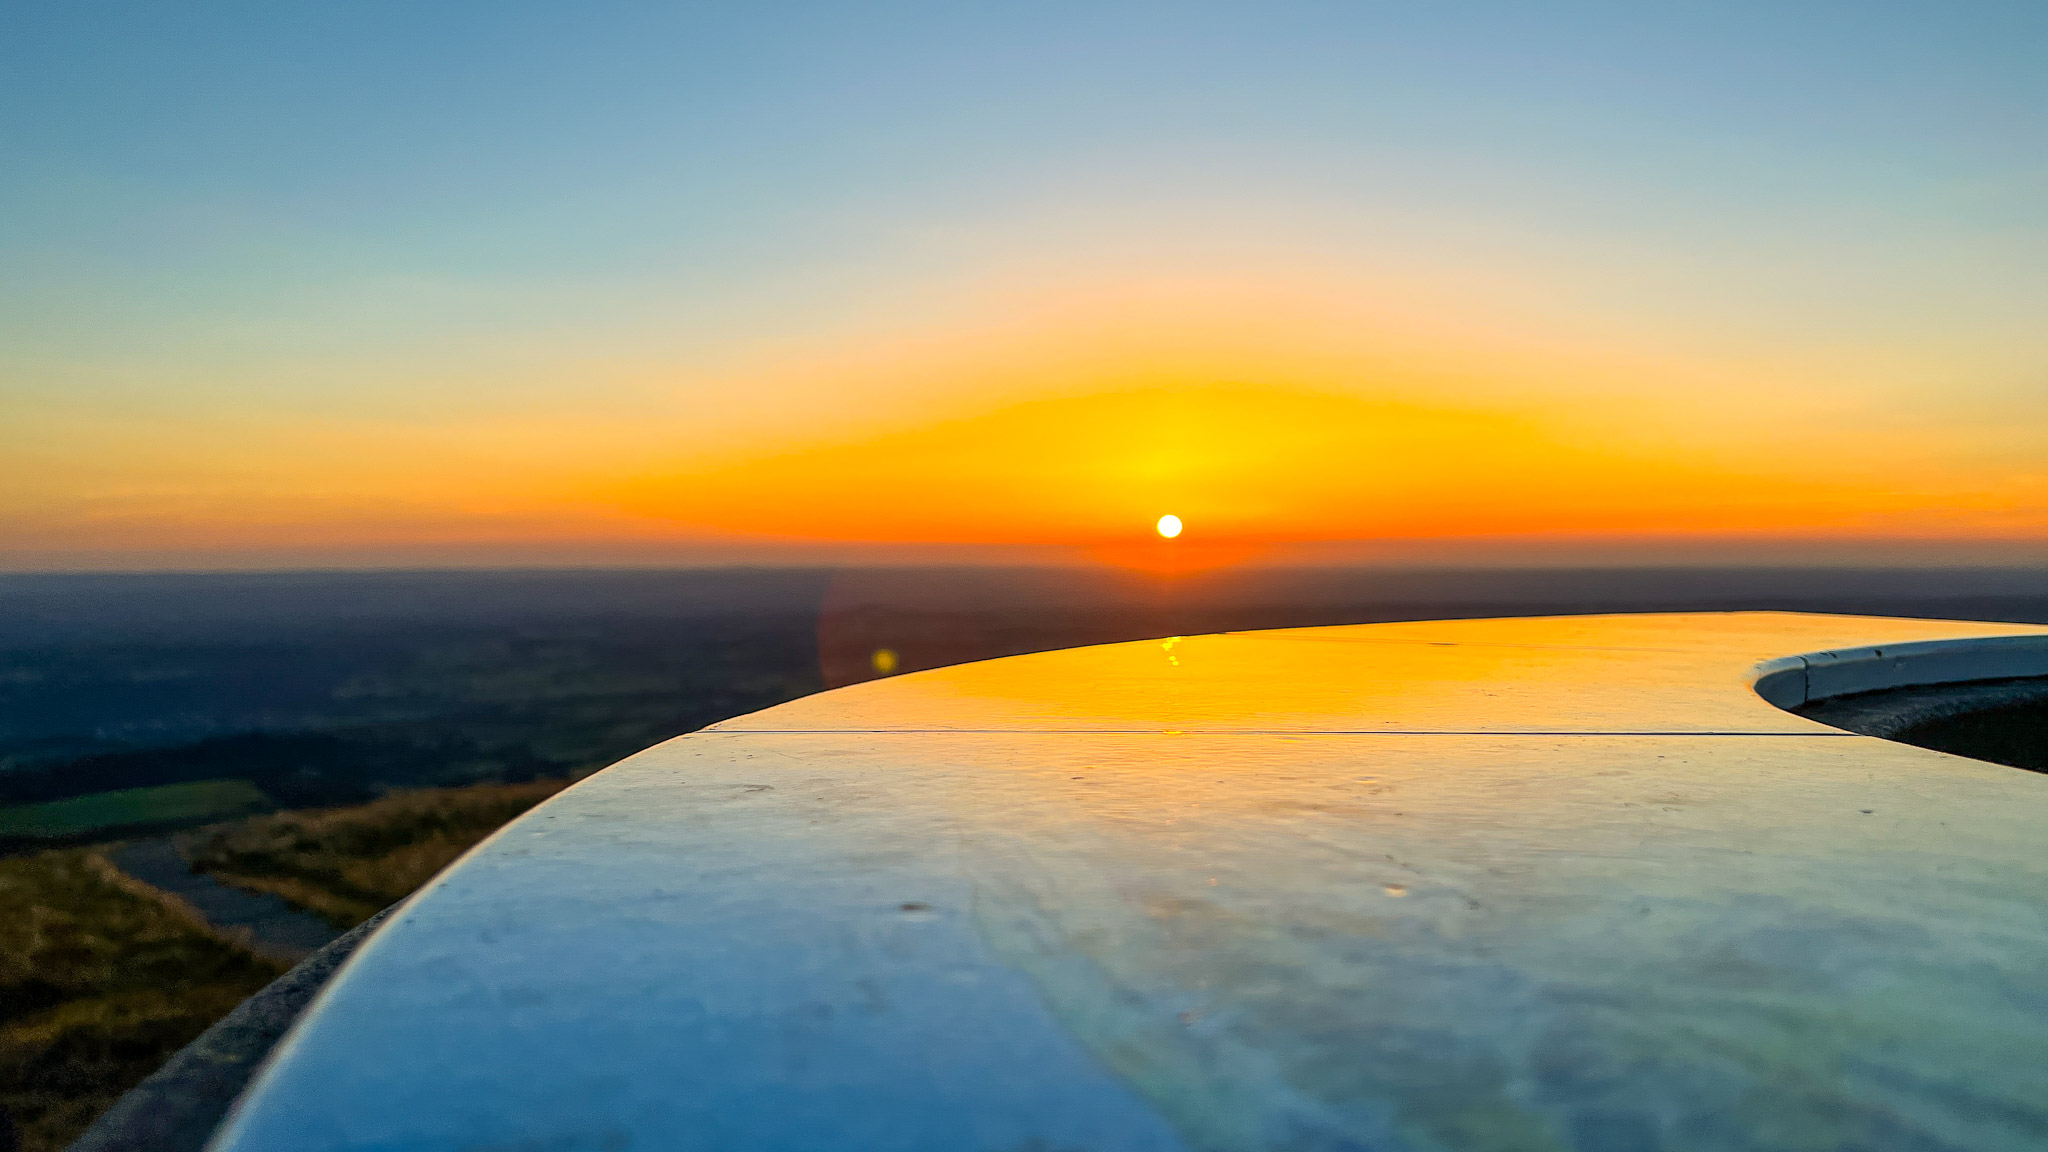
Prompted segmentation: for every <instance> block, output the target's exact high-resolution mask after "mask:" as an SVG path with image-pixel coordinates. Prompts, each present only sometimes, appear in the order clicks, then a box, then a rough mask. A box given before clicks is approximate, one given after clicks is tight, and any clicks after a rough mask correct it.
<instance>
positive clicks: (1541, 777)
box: [215, 613, 2048, 1152]
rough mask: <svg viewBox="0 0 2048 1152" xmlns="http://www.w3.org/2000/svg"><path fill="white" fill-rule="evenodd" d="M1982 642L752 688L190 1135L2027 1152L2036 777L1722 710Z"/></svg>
mask: <svg viewBox="0 0 2048 1152" xmlns="http://www.w3.org/2000/svg"><path fill="white" fill-rule="evenodd" d="M1994 636H2021V637H2026V639H2022V640H2017V641H2012V642H1997V643H2010V644H2011V645H2016V647H2013V648H2011V649H2010V650H2011V651H2013V652H2021V653H2023V654H2024V653H2033V654H2034V655H2032V656H2028V657H2027V659H2038V658H2039V657H2040V654H2042V653H2044V652H2048V647H2044V641H2043V640H2042V639H2041V638H2042V637H2044V636H2048V630H2044V629H2042V628H2037V627H2031V626H2025V625H2010V624H1976V623H1964V622H1953V621H1920V620H1895V619H1881V618H1856V617H1833V616H1806V615H1794V614H1771V613H1736V614H1698V615H1663V616H1653V615H1644V616H1609V617H1556V618H1537V619H1503V620H1464V621H1445V622H1426V623H1402V624H1380V625H1363V626H1356V627H1346V628H1316V629H1300V630H1286V631H1272V632H1257V633H1243V634H1228V635H1218V636H1195V637H1186V638H1174V639H1166V640H1155V641H1146V642H1142V643H1133V644H1117V645H1108V646H1103V647H1096V648H1083V649H1075V650H1071V651H1064V652H1053V653H1043V654H1038V655H1032V656H1021V657H1012V658H1009V659H1005V660H995V661H988V662H984V663H978V664H968V665H961V666H958V667H954V668H946V669H939V670H934V671H930V672H920V673H915V674H911V675H906V676H899V677H893V678H889V679H885V680H878V681H872V682H869V683H866V684H860V685H856V686H853V687H849V688H843V689H839V690H837V691H833V692H827V693H824V694H821V695H818V696H814V697H810V698H808V699H804V700H798V701H795V702H792V703H789V704H785V705H782V706H780V707H777V708H771V709H768V710H766V711H764V712H759V713H755V714H753V715H750V716H744V717H740V718H737V719H734V720H729V721H726V722H725V723H722V724H718V725H715V726H713V727H712V728H710V729H707V730H706V731H704V732H700V733H696V734H693V735H689V736H684V737H680V738H677V739H675V740H671V741H668V742H667V743H664V744H661V745H659V746H657V747H654V748H651V749H649V750H647V751H645V752H642V753H640V754H638V755H636V756H633V757H631V758H629V759H627V760H625V761H624V762H622V763H620V764H618V765H616V766H614V767H612V768H609V769H607V770H605V771H604V772H601V773H598V774H597V775H595V776H592V777H590V778H589V779H587V780H585V781H583V782H581V783H579V784H578V785H576V786H575V787H574V788H571V789H569V790H568V791H567V792H564V793H563V794H561V795H560V796H558V797H556V798H555V799H554V800H552V801H550V802H549V803H547V804H545V805H543V806H542V807H540V808H538V809H536V810H534V811H533V812H532V813H530V814H528V815H527V816H525V817H523V818H522V819H520V820H518V821H516V822H514V823H513V824H511V825H509V826H508V827H507V828H505V829H504V830H503V831H501V832H500V833H499V834H498V835H497V836H496V837H494V838H493V839H492V840H490V841H488V842H487V843H485V844H484V845H482V846H481V847H479V848H478V849H477V850H476V851H474V852H472V853H471V854H470V855H469V856H467V857H466V858H465V859H464V860H463V861H461V862H460V863H458V864H457V865H456V866H455V867H454V868H452V869H450V870H449V871H448V872H446V873H444V874H443V875H442V876H441V877H440V878H439V879H437V880H436V881H435V882H434V883H433V884H432V885H430V886H429V887H428V888H427V889H426V890H424V891H423V892H421V893H420V894H419V895H418V896H416V897H415V898H414V899H413V900H412V902H411V903H410V904H409V905H408V906H407V907H406V908H405V909H404V910H403V911H402V912H401V913H400V914H399V915H398V916H396V917H394V918H393V919H392V920H391V921H390V922H389V923H388V924H387V925H386V926H385V927H384V928H383V929H382V930H381V931H380V932H379V933H378V934H377V935H376V936H375V937H374V938H373V939H372V940H371V941H370V943H369V944H367V945H366V946H365V947H364V948H363V949H362V950H361V951H360V952H358V953H357V955H356V957H355V958H354V959H353V960H352V961H351V962H350V963H349V965H348V966H347V967H346V968H345V969H344V971H343V973H342V974H341V975H340V976H339V977H338V978H337V979H336V980H335V981H334V982H333V983H332V984H331V985H330V986H329V987H328V989H327V990H326V992H325V993H323V995H322V997H321V998H320V1000H319V1001H317V1002H316V1004H315V1005H314V1006H313V1008H312V1009H311V1010H309V1012H308V1013H307V1015H306V1016H305V1017H304V1018H303V1019H302V1020H301V1022H300V1023H299V1025H298V1026H297V1028H296V1029H295V1030H294V1032H293V1033H292V1035H291V1036H290V1037H289V1038H288V1039H287V1041H286V1042H285V1043H284V1044H283V1045H282V1046H281V1047H280V1049H279V1051H278V1052H277V1054H276V1055H275V1057H274V1058H273V1061H272V1063H271V1064H270V1066H269V1067H268V1068H267V1070H266V1071H265V1073H264V1074H263V1075H262V1076H261V1077H260V1078H259V1079H258V1081H257V1082H256V1083H255V1084H254V1085H253V1086H252V1087H251V1089H250V1091H249V1093H248V1094H247V1096H246V1097H245V1099H244V1100H243V1102H242V1104H241V1106H240V1107H239V1109H238V1111H237V1113H236V1115H235V1116H234V1118H233V1119H232V1120H231V1122H230V1124H229V1125H228V1126H227V1128H225V1129H224V1130H223V1132H222V1133H221V1134H220V1136H219V1137H218V1139H217V1141H216V1144H215V1147H217V1148H221V1149H234V1150H237V1152H240V1150H245V1149H286V1148H290V1149H320V1150H325V1149H533V1150H542V1149H546V1150H564V1152H567V1150H575V1149H627V1148H646V1149H669V1148H676V1149H759V1150H775V1152H782V1150H797V1149H802V1150H816V1152H859V1150H865V1149H903V1150H919V1152H922V1150H930V1152H1027V1150H1028V1152H1084V1150H1086V1152H1115V1150H1126V1149H1129V1150H1139V1149H1144V1150H1151V1149H1160V1150H1164V1149H1187V1150H1190V1152H1208V1150H1217V1152H1221V1150H1255V1149H1257V1150H1264V1149H1274V1150H1301V1152H1324V1150H1330V1152H1335V1150H1359V1149H1445V1150H1451V1149H1456V1150H1475V1152H1478V1150H1496V1149H1498V1150H1507V1149H1516V1150H1520V1149H1580V1150H1587V1152H1624V1150H1629V1152H1633V1150H1651V1149H1715V1150H1720V1149H1802V1150H1803V1149H1927V1150H1935V1149H2015V1150H2017V1149H2039V1148H2043V1147H2048V776H2043V775H2038V774H2034V773H2029V772H2024V771H2020V770H2017V769H2013V768H2007V767H2002V766H1999V765H1995V764H1987V763H1981V762H1978V761H1973V760H1967V759H1962V758H1958V757H1954V756H1948V755H1943V754H1940V753H1936V752H1930V751H1926V750H1922V749H1918V748H1912V747H1908V746H1905V745H1900V744H1895V743H1890V742H1887V741H1883V740H1877V739H1872V738H1868V737H1862V736H1856V735H1852V734H1849V733H1846V732H1842V731H1839V730H1837V729H1833V728H1829V727H1826V726H1823V725H1821V724H1818V723H1816V722H1813V721H1810V720H1806V719H1803V718H1801V717H1799V716H1797V715H1794V714H1792V713H1790V712H1786V711H1783V710H1781V709H1779V708H1776V707H1773V706H1772V705H1771V704H1769V703H1766V702H1765V700H1764V699H1763V698H1762V697H1760V696H1759V695H1758V692H1757V691H1756V690H1755V689H1754V688H1753V686H1752V681H1753V680H1755V678H1756V677H1757V675H1759V665H1762V671H1764V672H1768V671H1770V670H1772V669H1774V668H1775V669H1778V670H1779V673H1780V674H1781V675H1783V674H1784V673H1783V670H1784V669H1785V668H1787V667H1792V666H1795V665H1796V669H1797V671H1796V673H1794V674H1796V676H1797V677H1799V679H1798V681H1797V685H1796V686H1795V687H1796V688H1797V690H1799V691H1804V690H1805V689H1804V685H1805V684H1806V677H1807V675H1808V673H1807V672H1806V671H1805V669H1807V668H1808V667H1809V666H1810V667H1812V668H1814V669H1815V671H1814V672H1813V673H1812V675H1813V677H1814V680H1813V682H1814V684H1816V685H1818V684H1819V683H1820V682H1821V679H1820V678H1821V675H1822V673H1821V671H1819V670H1820V669H1822V668H1824V667H1829V666H1831V663H1830V662H1835V663H1840V662H1842V661H1844V660H1847V659H1848V656H1846V655H1844V654H1845V653H1848V652H1850V650H1855V652H1856V653H1858V654H1859V655H1857V656H1856V658H1857V659H1858V660H1861V661H1863V663H1862V664H1860V665H1858V666H1859V667H1862V666H1869V667H1880V666H1882V667H1886V668H1889V667H1893V666H1895V665H1897V664H1898V662H1897V661H1895V660H1892V657H1890V656H1887V655H1885V653H1884V651H1883V648H1884V646H1886V645H1894V646H1896V645H1911V644H1914V643H1915V642H1927V641H1935V640H1950V639H1960V640H1963V641H1965V642H1966V643H1967V642H1969V641H1970V638H1978V637H1994ZM1937 647H1938V646H1937ZM1913 651H1917V650H1913ZM1969 651H1971V652H1974V651H1976V649H1969ZM2001 651H2003V649H2001ZM1873 652H1875V653H1876V656H1875V657H1872V656H1871V653H1873ZM1802 653H1806V654H1812V655H1811V658H1810V659H1807V660H1800V661H1793V662H1792V663H1791V664H1790V665H1788V664H1787V663H1786V662H1785V660H1784V658H1786V657H1792V656H1795V655H1798V654H1802ZM1774 660H1775V661H1777V663H1775V664H1773V663H1768V662H1771V661H1774ZM1885 661H1892V662H1891V663H1885ZM2023 663H2024V661H2023ZM2021 670H2023V671H2024V670H2028V669H2021ZM2031 670H2033V671H2048V664H2042V665H2041V667H2039V668H2034V669H2031ZM1982 674H1983V673H1981V672H1979V673H1973V675H1982ZM1815 691H1818V689H1817V688H1816V689H1815ZM1773 698H1774V699H1777V698H1779V696H1777V695H1774V696H1773ZM1798 698H1800V697H1798V696H1795V697H1794V699H1795V700H1796V699H1798Z"/></svg>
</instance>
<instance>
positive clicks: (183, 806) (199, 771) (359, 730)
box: [0, 568, 2048, 1152]
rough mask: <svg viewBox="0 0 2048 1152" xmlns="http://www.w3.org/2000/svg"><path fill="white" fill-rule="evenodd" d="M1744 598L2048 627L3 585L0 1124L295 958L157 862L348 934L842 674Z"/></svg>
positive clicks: (1483, 600)
mask: <svg viewBox="0 0 2048 1152" xmlns="http://www.w3.org/2000/svg"><path fill="white" fill-rule="evenodd" d="M1731 609H1785V610H1805V611H1827V612H1849V613H1870V614H1879V615H1904V616H1931V617H1950V618H1971V619H1984V620H2007V621H2016V622H2022V621H2023V622H2048V573H2043V572H2040V571H2032V570H2019V569H1946V570H1932V569H1930V570H1919V571H1914V570H1883V571H1877V570H1852V569H1820V568H1798V569H1678V568H1673V569H1633V570H1621V569H1600V570H1592V569H1578V570H1566V569H1541V570H1523V571H1501V570H1491V571H1488V570H1419V569H1409V570H1381V569H1354V570H1336V569H1301V570H1284V571H1250V572H1246V571H1239V572H1230V573H1223V574H1215V575H1208V576H1200V577H1184V578H1180V579H1177V580H1162V579H1156V578H1147V577H1140V576H1135V575H1129V574H1120V573H1113V572H1103V571H1082V570H1064V569H1045V570H1030V569H991V570H967V569H951V570H946V569H925V570H884V569H860V570H848V571H838V572H833V571H825V570H790V569H763V570H745V569H730V570H705V571H582V572H535V571H523V572H522V571H511V572H410V573H409V572H391V573H275V574H220V575H34V576H29V575H21V576H0V856H4V857H6V858H5V859H0V1109H4V1112H0V1123H5V1122H7V1121H6V1117H7V1116H12V1117H13V1121H12V1122H13V1123H15V1124H17V1125H18V1126H19V1128H20V1131H21V1141H22V1144H21V1146H22V1147H23V1148H24V1149H30V1150H35V1152H43V1150H52V1152H54V1150H55V1149H59V1148H62V1147H64V1146H65V1145H66V1144H68V1143H69V1142H70V1140H72V1139H73V1138H74V1137H75V1136H76V1135H77V1134H78V1132H79V1131H81V1130H82V1129H83V1128H84V1126H85V1125H86V1124H88V1123H89V1122H90V1121H91V1120H92V1118H93V1117H94V1116H96V1115H97V1114H98V1113H99V1112H100V1111H101V1110H102V1109H104V1108H105V1107H106V1106H107V1105H108V1104H110V1103H111V1102H112V1101H113V1100H114V1099H115V1098H116V1097H118V1096H119V1095H120V1093H121V1092H123V1091H125V1090H126V1089H127V1088H128V1087H130V1086H132V1085H133V1084H134V1083H136V1082H137V1081H138V1080H140V1079H141V1078H142V1077H143V1076H145V1075H147V1074H148V1073H149V1072H150V1071H151V1070H152V1069H154V1068H155V1067H157V1066H158V1065H159V1064H160V1063H161V1062H162V1061H163V1060H164V1059H165V1058H166V1057H167V1056H169V1055H170V1054H171V1053H172V1052H174V1051H176V1050H177V1049H178V1048H179V1047H181V1046H183V1045H184V1044H186V1043H187V1042H189V1041H190V1040H191V1039H192V1038H193V1037H195V1036H196V1035H198V1034H199V1032H200V1031H201V1030H202V1029H204V1028H205V1027H207V1026H208V1025H209V1024H210V1023H212V1022H213V1021H214V1020H216V1019H218V1018H219V1017H220V1016H221V1015H222V1014H223V1013H225V1012H227V1011H228V1010H229V1009H231V1008H232V1007H233V1006H234V1005H235V1004H236V1003H237V1002H238V1001H239V1000H241V999H242V998H243V997H245V996H247V995H248V994H250V993H251V992H253V991H255V990H256V989H257V988H259V987H261V986H262V985H263V984H264V983H265V982H267V981H268V980H270V979H271V978H273V977H274V976H275V975H277V973H278V972H280V971H282V967H281V965H280V963H279V961H278V960H277V958H276V954H275V953H272V952H266V951H264V950H263V949H261V948H259V947H255V946H254V945H255V944H257V943H260V942H256V941H252V940H251V939H250V938H249V937H247V936H246V935H245V934H238V931H239V930H234V929H232V928H229V927H224V926H223V925H220V924H215V923H211V922H209V921H208V920H206V919H205V918H204V917H203V916H201V915H199V914H198V913H197V912H196V911H195V910H194V909H193V908H192V907H190V906H189V905H187V904H185V903H183V902H181V901H180V899H178V898H177V897H175V896H172V895H170V894H168V893H165V892H163V891H160V890H157V889H153V888H152V887H151V886H150V885H149V884H146V883H141V882H139V881H137V880H136V879H135V878H134V877H133V876H131V875H127V874H124V873H123V872H122V871H121V866H120V865H118V864H117V863H116V862H117V861H119V860H122V859H124V858H125V857H124V856H123V853H124V852H133V851H136V850H137V849H136V848H135V847H134V845H136V844H146V845H151V846H153V850H154V851H156V852H158V853H161V858H162V859H165V860H168V861H170V862H171V865H170V866H171V867H172V868H173V869H174V870H176V869H179V868H190V869H192V870H194V871H196V872H199V873H202V874H203V875H205V876H210V877H212V879H213V880H214V881H218V882H220V883H221V884H225V885H230V886H232V887H233V888H235V889H237V890H240V891H245V892H251V893H261V894H267V895H266V896H265V898H266V899H271V898H282V900H284V901H285V902H287V903H288V905H289V906H290V907H291V908H295V909H298V910H301V911H302V912H303V913H310V914H312V915H313V916H315V917H317V918H318V919H319V920H320V921H323V922H325V924H326V925H328V926H329V927H331V928H332V929H333V930H336V931H339V930H341V929H345V928H347V927H349V926H352V925H354V924H357V923H360V922H361V921H362V920H364V919H365V918H367V917H369V916H371V915H373V914H374V913H376V912H377V911H378V910H380V909H382V908H384V907H386V906H388V905H389V904H391V903H393V902H394V901H397V900H399V899H402V898H403V897H404V896H405V895H406V894H408V893H410V892H412V891H413V890H414V889H416V888H417V887H418V886H419V885H420V884H422V883H424V882H425V881H426V880H428V879H429V878H431V877H432V876H433V874H434V873H435V872H437V871H439V870H440V869H441V868H443V867H445V866H446V865H447V864H448V863H449V862H450V861H452V860H453V859H455V857H457V856H458V855H460V854H461V853H462V852H463V851H465V850H466V849H467V848H468V847H469V846H471V845H472V844H474V843H476V842H477V841H478V840H479V839H481V838H482V837H484V836H486V835H488V834H489V833H490V832H491V831H492V830H493V829H495V828H496V827H498V826H499V825H500V824H502V823H503V822H505V821H506V820H508V819H510V818H512V817H513V816H516V815H517V814H518V813H520V812H522V811H524V810H525V809H526V808H528V807H530V806H532V805H533V804H535V803H538V802H540V801H542V800H544V799H545V798H546V797H548V796H549V795H552V794H553V793H554V792H555V791H557V790H559V789H560V788H561V787H563V786H564V785H565V784H566V783H568V782H570V781H571V780H573V779H575V778H578V777H580V776H583V775H586V774H588V773H590V772H593V771H596V770H599V769H601V768H603V767H604V766H605V765H607V764H610V763H612V762H613V761H615V760H618V759H619V758H621V757H624V756H626V755H629V754H631V753H633V752H635V751H637V750H639V749H641V748H644V747H647V746H648V745H651V744H653V743H656V742H658V741H661V740H663V739H666V738H668V737H671V736H675V735H678V734H681V733H684V732H689V731H692V730H694V729H697V728H700V727H703V726H704V725H706V724H710V723H714V722H716V721H718V720H722V719H725V718H727V717H731V716H735V715H740V714H743V713H746V712H751V711H754V710H756V709H760V708H765V707H768V706H771V705H773V704H776V703H779V702H781V701H784V700H789V699H792V698H795V697H797V696H801V695H804V694H806V693H810V692H815V691H818V690H820V689H822V688H826V687H832V686H837V685H842V684H847V683H852V682H854V681H858V680H862V679H868V678H871V677H874V676H878V675H884V674H901V673H903V672H908V671H915V670H918V669H921V668H930V667H936V666H941V665H946V664H953V663H958V662H962V661H967V660H978V659H987V658H991V657H996V656H1004V655H1011V654H1015V653H1022V652H1029V651H1036V650H1043V649H1048V648H1059V647H1067V646H1073V645H1079V644H1089V643H1103V642H1110V641H1118V640H1135V639H1144V638H1150V637H1159V636H1171V635H1186V634H1192V633H1199V632H1208V631H1220V630H1226V629H1241V628H1266V627H1283V626H1302V625H1316V624H1340V623H1362V622H1371V621H1383V620H1402V619H1429V618H1438V617H1457V616H1467V617H1470V616H1493V615H1536V614H1552V613H1570V612H1611V611H1680V610H1691V611H1711V610H1731ZM1977 723H1978V722H1977V721H1965V722H1957V723H1948V724H1947V727H1942V726H1940V725H1937V726H1935V728H1934V729H1930V734H1929V735H1928V738H1927V739H1926V740H1924V741H1917V742H1924V743H1928V744H1929V746H1934V747H1945V748H1946V747H1953V750H1958V751H1964V752H1966V753H1968V754H1978V755H1985V756H1986V757H1987V758H1993V759H2003V760H2004V762H2007V763H2021V764H2025V765H2026V766H2028V767H2035V768H2041V767H2044V766H2048V755H2044V747H2043V736H2044V734H2048V710H2044V709H2043V708H2042V706H2041V705H2040V704H2038V703H2034V704H2028V705H2026V706H2024V707H2023V708H2021V709H2019V710H2018V711H2015V712H2014V713H2013V715H2012V716H2010V717H2006V718H2005V719H2003V720H2001V721H2000V722H1999V724H1998V725H1996V726H1995V727H1996V730H1995V731H1989V732H1988V734H1987V733H1986V732H1978V731H1976V730H1975V729H1973V728H1972V727H1971V725H1972V724H1977ZM1979 726H1980V727H1981V725H1979ZM1936 729H1939V730H1938V731H1937V730H1936ZM1902 738H1906V739H1916V740H1917V738H1915V737H1913V736H1910V735H1908V736H1905V737H1902ZM1944 741H1948V742H1949V743H1944ZM1979 746H1981V747H1983V748H1988V749H1992V751H1991V752H1989V753H1985V752H1981V751H1975V750H1974V749H1976V748H1978V747H1979ZM124 841H125V842H127V844H128V845H129V847H128V848H125V849H124V848H123V847H122V846H121V843H120V842H124ZM173 849H175V852H173ZM181 861H182V863H180V862H181ZM180 874H182V873H180ZM202 882H204V881H202ZM281 907H282V906H281ZM295 914H296V913H295ZM314 927H315V929H316V930H317V929H318V927H319V926H318V925H317V924H316V925H315V926H314Z"/></svg>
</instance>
